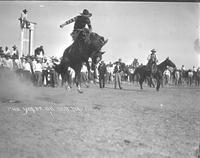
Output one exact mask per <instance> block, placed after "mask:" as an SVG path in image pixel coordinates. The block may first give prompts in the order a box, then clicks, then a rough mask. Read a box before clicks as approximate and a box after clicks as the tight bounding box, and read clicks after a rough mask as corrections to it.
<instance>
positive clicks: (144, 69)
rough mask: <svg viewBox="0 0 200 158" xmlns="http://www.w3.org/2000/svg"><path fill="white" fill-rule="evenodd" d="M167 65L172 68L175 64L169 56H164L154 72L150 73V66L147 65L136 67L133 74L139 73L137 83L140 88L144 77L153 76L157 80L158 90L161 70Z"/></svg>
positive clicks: (157, 88) (161, 75)
mask: <svg viewBox="0 0 200 158" xmlns="http://www.w3.org/2000/svg"><path fill="white" fill-rule="evenodd" d="M167 66H170V67H173V68H175V67H176V65H175V64H174V63H173V62H172V61H171V60H170V59H169V58H166V60H165V61H163V62H162V63H160V64H159V65H157V68H156V71H155V72H153V73H152V71H151V68H150V67H148V65H144V66H141V67H138V68H136V70H135V72H134V74H133V76H135V75H136V74H139V84H140V88H141V89H143V87H142V84H143V82H144V80H145V79H148V78H152V77H153V78H155V79H156V82H157V86H156V90H157V91H159V88H160V84H161V80H162V77H163V72H164V71H165V70H166V68H167Z"/></svg>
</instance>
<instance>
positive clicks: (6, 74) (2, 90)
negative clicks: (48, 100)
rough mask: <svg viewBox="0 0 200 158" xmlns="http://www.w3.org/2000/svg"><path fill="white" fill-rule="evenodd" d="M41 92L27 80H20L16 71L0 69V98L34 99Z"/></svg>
mask: <svg viewBox="0 0 200 158" xmlns="http://www.w3.org/2000/svg"><path fill="white" fill-rule="evenodd" d="M40 95H41V93H40V91H39V90H38V89H36V87H34V85H33V84H32V83H31V82H30V81H29V82H28V81H27V80H24V79H23V80H22V78H20V77H19V76H18V75H17V74H16V73H14V72H11V71H5V70H0V101H1V100H5V99H6V100H34V99H35V98H37V97H38V96H40Z"/></svg>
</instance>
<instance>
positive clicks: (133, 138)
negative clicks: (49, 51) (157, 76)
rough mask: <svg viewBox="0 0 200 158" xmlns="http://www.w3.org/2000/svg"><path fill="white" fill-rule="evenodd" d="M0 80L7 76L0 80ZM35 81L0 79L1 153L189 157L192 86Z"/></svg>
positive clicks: (198, 126) (194, 111)
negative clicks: (141, 86)
mask: <svg viewBox="0 0 200 158" xmlns="http://www.w3.org/2000/svg"><path fill="white" fill-rule="evenodd" d="M5 82H6V83H7V84H5ZM83 90H84V93H83V94H79V93H77V91H76V88H75V87H74V88H73V89H72V90H71V91H69V92H67V91H65V89H63V88H45V87H43V88H35V87H32V86H25V85H24V84H23V83H20V84H16V83H15V82H13V81H12V82H9V83H8V81H5V80H4V81H3V82H2V83H1V90H0V125H1V127H0V157H1V158H66V157H69V158H82V157H84V158H85V157H88V158H102V157H105V158H107V157H112V158H113V157H114V158H115V157H117V158H122V157H130V158H195V150H196V149H197V148H198V145H199V143H200V138H199V137H200V104H199V102H200V98H199V96H200V88H197V87H173V86H167V87H165V88H161V89H160V92H156V91H155V89H153V88H148V87H147V86H144V90H140V89H139V87H138V86H137V84H134V85H133V84H129V83H123V89H122V90H119V89H113V85H111V84H109V85H106V88H105V89H100V88H99V87H98V86H97V85H93V84H91V85H90V88H83Z"/></svg>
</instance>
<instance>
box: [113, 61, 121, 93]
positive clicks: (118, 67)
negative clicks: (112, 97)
mask: <svg viewBox="0 0 200 158" xmlns="http://www.w3.org/2000/svg"><path fill="white" fill-rule="evenodd" d="M121 72H122V67H121V62H120V60H119V61H117V62H116V65H115V67H114V72H113V73H114V74H115V89H116V87H117V82H118V85H119V88H120V89H122V87H121Z"/></svg>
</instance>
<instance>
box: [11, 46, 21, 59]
mask: <svg viewBox="0 0 200 158" xmlns="http://www.w3.org/2000/svg"><path fill="white" fill-rule="evenodd" d="M12 57H13V58H15V59H16V58H19V51H18V49H17V46H16V45H14V46H13V47H12Z"/></svg>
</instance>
